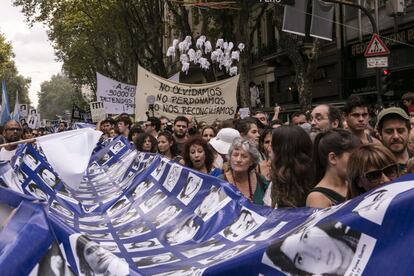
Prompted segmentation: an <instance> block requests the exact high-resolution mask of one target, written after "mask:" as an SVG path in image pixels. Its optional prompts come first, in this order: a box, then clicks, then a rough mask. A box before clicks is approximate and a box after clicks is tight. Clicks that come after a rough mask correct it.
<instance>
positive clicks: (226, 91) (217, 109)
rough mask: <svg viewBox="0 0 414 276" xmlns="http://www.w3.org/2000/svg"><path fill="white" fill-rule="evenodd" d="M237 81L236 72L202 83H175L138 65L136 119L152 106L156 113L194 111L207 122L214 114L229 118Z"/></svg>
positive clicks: (140, 117)
mask: <svg viewBox="0 0 414 276" xmlns="http://www.w3.org/2000/svg"><path fill="white" fill-rule="evenodd" d="M238 81H239V76H234V77H232V78H229V79H226V80H222V81H218V82H212V83H205V84H184V83H177V82H173V81H170V80H167V79H164V78H161V77H159V76H157V75H154V74H152V73H151V72H149V71H147V70H145V69H144V68H142V67H140V66H139V67H138V85H137V93H136V95H137V97H136V99H135V105H136V112H135V119H136V120H137V121H141V120H146V115H145V113H146V112H147V111H150V110H151V108H152V109H153V111H154V115H155V116H157V117H159V116H166V117H168V118H175V117H176V116H178V115H193V116H195V117H196V118H197V120H198V121H205V122H207V123H212V122H213V121H214V120H215V119H217V118H222V119H226V118H232V117H233V116H234V114H235V113H236V107H237V99H236V91H237V83H238ZM151 111H152V110H151ZM151 113H152V112H151Z"/></svg>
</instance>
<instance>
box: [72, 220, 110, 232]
mask: <svg viewBox="0 0 414 276" xmlns="http://www.w3.org/2000/svg"><path fill="white" fill-rule="evenodd" d="M79 229H80V230H82V231H85V230H89V231H100V230H107V229H108V226H107V225H106V223H105V222H103V223H94V224H84V223H79Z"/></svg>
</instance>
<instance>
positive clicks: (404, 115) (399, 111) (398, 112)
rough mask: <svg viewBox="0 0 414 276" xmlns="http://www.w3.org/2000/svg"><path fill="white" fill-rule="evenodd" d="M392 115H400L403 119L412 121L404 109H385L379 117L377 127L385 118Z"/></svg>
mask: <svg viewBox="0 0 414 276" xmlns="http://www.w3.org/2000/svg"><path fill="white" fill-rule="evenodd" d="M391 114H395V115H398V116H400V117H401V118H402V119H404V120H407V121H409V120H410V117H409V116H408V114H407V113H406V112H405V111H404V110H403V109H402V108H400V107H395V106H393V107H389V108H384V109H383V110H381V112H380V113H379V114H378V117H377V125H378V124H379V123H380V122H381V121H382V120H383V119H384V117H385V116H387V115H391Z"/></svg>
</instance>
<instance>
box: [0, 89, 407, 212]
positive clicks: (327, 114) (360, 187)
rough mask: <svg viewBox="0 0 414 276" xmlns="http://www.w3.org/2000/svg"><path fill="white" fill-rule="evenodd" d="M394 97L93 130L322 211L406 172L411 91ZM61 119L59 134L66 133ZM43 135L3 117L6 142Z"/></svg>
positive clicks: (250, 194)
mask: <svg viewBox="0 0 414 276" xmlns="http://www.w3.org/2000/svg"><path fill="white" fill-rule="evenodd" d="M402 100H403V104H404V107H405V110H404V109H402V108H399V107H389V108H385V109H383V110H381V111H380V112H379V113H378V114H375V115H374V116H370V110H369V108H368V105H367V104H366V103H365V102H364V101H363V100H362V98H360V97H358V96H355V95H353V96H351V97H349V99H348V100H347V102H346V103H345V106H344V108H343V109H342V110H340V109H338V108H336V107H334V106H332V105H329V104H321V105H317V106H316V107H315V108H313V110H311V111H310V112H309V113H301V112H297V113H294V114H292V115H291V116H290V120H289V122H288V123H283V122H282V121H281V120H280V119H279V113H280V107H275V110H274V111H275V112H274V115H273V117H272V118H270V116H269V115H268V114H266V113H265V112H263V111H257V112H255V113H254V114H252V115H251V116H250V117H245V118H243V119H241V118H239V117H238V118H233V119H227V120H216V121H215V122H214V123H212V124H211V125H208V124H207V123H206V122H200V121H197V120H196V118H195V117H193V116H177V117H176V118H174V119H172V120H170V118H166V117H160V118H157V117H148V118H147V120H146V121H140V122H135V123H133V122H132V120H131V118H130V117H129V116H128V114H121V115H120V116H118V118H117V119H112V118H107V119H105V120H103V121H101V122H99V123H98V124H97V129H99V130H101V131H102V132H103V135H102V137H101V141H102V142H105V141H110V140H111V139H113V138H114V137H116V136H118V135H123V136H125V137H126V138H127V139H128V140H129V141H131V143H133V144H134V145H135V147H136V149H137V150H138V151H143V152H151V153H159V154H161V155H163V156H165V157H166V158H168V159H170V160H172V161H175V162H179V163H181V164H182V165H184V166H187V167H189V168H191V169H194V170H196V171H199V172H202V173H205V174H210V175H212V176H216V177H219V178H222V179H224V180H226V181H227V182H229V183H231V184H232V185H234V186H235V187H236V188H237V189H238V190H239V191H240V192H241V193H242V194H243V195H244V196H245V197H247V198H248V199H249V200H250V201H252V202H254V203H256V204H264V205H268V206H271V207H273V208H281V207H302V206H310V207H318V208H326V207H330V206H333V205H336V204H339V203H341V202H344V201H345V200H347V199H350V198H353V197H356V196H358V195H360V194H362V193H364V192H366V191H368V190H371V189H373V188H375V187H378V186H380V185H383V184H384V183H387V182H390V181H392V180H394V179H395V178H397V177H399V176H400V175H402V174H404V173H407V172H412V171H413V170H414V160H413V159H410V158H411V156H412V155H413V154H414V133H413V132H412V131H411V130H412V126H413V124H414V93H410V92H409V93H406V94H405V95H404V96H403V98H402ZM61 124H62V126H59V131H64V130H66V129H67V125H65V123H61ZM413 131H414V130H413ZM43 134H44V131H43V133H42V131H41V129H38V130H31V131H29V130H27V128H23V127H22V126H21V125H20V124H19V123H18V122H16V121H9V122H7V123H6V124H5V125H4V129H3V137H2V138H3V139H4V142H7V143H9V142H15V141H18V140H20V139H28V138H32V137H36V136H38V135H43ZM0 142H1V141H0ZM16 147H17V146H9V147H5V148H2V149H1V151H0V160H10V158H11V156H13V155H14V151H15V150H16Z"/></svg>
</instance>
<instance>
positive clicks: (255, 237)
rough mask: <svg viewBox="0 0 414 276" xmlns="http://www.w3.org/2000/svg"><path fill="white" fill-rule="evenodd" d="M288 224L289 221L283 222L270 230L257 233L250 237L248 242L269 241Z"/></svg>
mask: <svg viewBox="0 0 414 276" xmlns="http://www.w3.org/2000/svg"><path fill="white" fill-rule="evenodd" d="M286 224H287V221H281V222H280V223H279V224H278V225H276V227H275V226H272V227H270V228H269V229H266V230H263V231H259V230H258V231H256V232H257V233H255V234H253V235H251V236H249V237H247V238H246V241H265V240H267V239H269V238H270V237H271V236H273V235H274V234H276V233H277V232H279V231H280V229H282V228H283V226H285V225H286Z"/></svg>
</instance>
